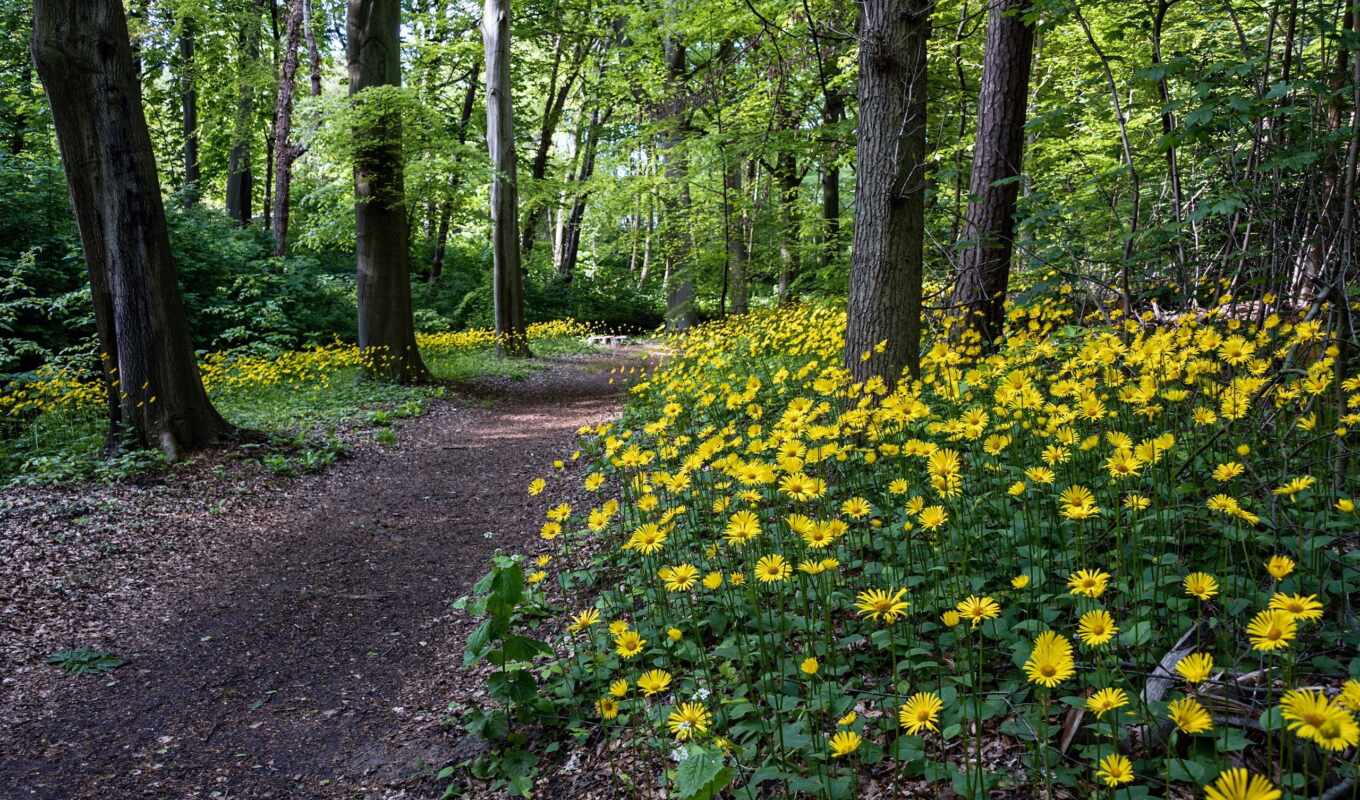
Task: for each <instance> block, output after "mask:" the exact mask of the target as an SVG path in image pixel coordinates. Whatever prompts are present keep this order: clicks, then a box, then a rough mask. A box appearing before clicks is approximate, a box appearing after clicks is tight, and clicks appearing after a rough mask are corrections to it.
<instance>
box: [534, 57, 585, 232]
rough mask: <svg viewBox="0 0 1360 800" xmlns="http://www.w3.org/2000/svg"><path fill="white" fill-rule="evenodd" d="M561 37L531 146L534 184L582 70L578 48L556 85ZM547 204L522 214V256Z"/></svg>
mask: <svg viewBox="0 0 1360 800" xmlns="http://www.w3.org/2000/svg"><path fill="white" fill-rule="evenodd" d="M564 38H565V37H563V36H562V34H558V37H557V49H556V53H555V55H554V57H553V68H552V76H551V79H550V80H549V82H548V93H547V96H546V97H545V99H544V105H543V121H542V124H541V125H540V126H539V131H538V145H537V146H536V147H535V148H534V160H533V162H532V163H531V164H530V167H529V169H530V172H529V174H530V176H531V177H532V178H533V179H534V184H537V183H538V182H539V181H542V180H543V179H544V178H546V177H547V176H548V153H549V152H551V150H552V139H553V136H554V135H555V134H556V133H557V126H558V124H560V123H561V121H562V111H563V109H565V108H566V105H567V97H568V96H569V95H570V94H571V87H572V86H573V85H574V84H575V83H576V76H577V75H578V74H579V73H580V70H581V61H582V60H583V58H584V53H585V49H584V48H578V49H577V53H576V56H575V57H574V58H573V60H572V64H571V66H570V72H568V73H567V76H566V78H565V79H564V80H563V81H562V84H561V85H560V86H559V85H558V83H557V80H558V75H559V70H560V68H561V61H562V47H563V41H564ZM547 211H548V209H547V205H546V204H544V203H542V202H540V201H534V202H531V203H530V204H529V209H528V211H527V212H526V213H525V215H524V227H523V229H522V230H521V231H520V240H521V241H520V250H521V258H528V257H529V253H531V252H532V251H533V249H534V240H535V239H536V238H537V236H538V228H539V226H540V225H541V224H543V217H544V216H545V215H546V214H547Z"/></svg>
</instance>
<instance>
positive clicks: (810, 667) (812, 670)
mask: <svg viewBox="0 0 1360 800" xmlns="http://www.w3.org/2000/svg"><path fill="white" fill-rule="evenodd" d="M798 668H799V669H801V670H802V671H803V674H804V675H816V674H817V670H818V669H820V668H821V665H820V664H818V663H817V659H815V658H813V657H812V656H808V657H807V658H805V659H803V663H802V664H800V665H799V666H798Z"/></svg>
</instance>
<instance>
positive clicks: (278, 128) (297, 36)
mask: <svg viewBox="0 0 1360 800" xmlns="http://www.w3.org/2000/svg"><path fill="white" fill-rule="evenodd" d="M305 2H306V0H291V2H290V3H289V5H288V21H287V23H286V27H285V33H284V46H283V70H282V72H281V73H280V74H279V96H278V100H277V101H276V102H275V104H274V208H273V217H272V219H271V220H270V229H271V230H272V231H273V233H274V255H276V256H281V255H283V254H284V253H287V252H288V215H289V213H290V211H291V209H292V204H291V203H290V201H289V197H288V195H289V190H290V188H291V187H292V185H293V162H294V161H296V160H297V159H298V156H300V155H302V147H301V145H299V144H297V143H296V142H294V141H293V140H292V137H293V93H294V92H295V91H296V87H297V69H298V48H299V46H300V44H301V41H302V16H303V15H302V11H303V5H304V4H305ZM353 8H354V3H350V10H351V14H350V18H351V20H352V19H353V13H352V12H353ZM350 69H351V70H353V69H354V66H353V59H352V58H351V60H350ZM351 91H353V87H352V86H351Z"/></svg>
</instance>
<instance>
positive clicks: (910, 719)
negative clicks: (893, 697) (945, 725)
mask: <svg viewBox="0 0 1360 800" xmlns="http://www.w3.org/2000/svg"><path fill="white" fill-rule="evenodd" d="M942 710H944V701H943V700H941V699H940V696H939V695H937V694H935V693H934V692H917V693H916V694H914V695H912V696H911V697H909V698H907V702H905V703H903V704H902V707H901V708H899V709H898V710H897V721H898V722H899V723H901V725H902V727H903V728H906V730H907V733H909V734H911V735H912V736H915V735H917V734H918V733H920V732H921V731H922V730H923V729H924V730H928V731H936V732H938V731H939V730H940V729H939V728H938V727H937V723H938V722H939V721H940V712H941V711H942Z"/></svg>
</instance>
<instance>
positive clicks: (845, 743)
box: [830, 731, 862, 758]
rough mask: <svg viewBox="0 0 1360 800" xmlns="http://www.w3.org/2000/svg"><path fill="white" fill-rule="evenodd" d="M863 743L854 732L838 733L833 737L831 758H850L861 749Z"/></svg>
mask: <svg viewBox="0 0 1360 800" xmlns="http://www.w3.org/2000/svg"><path fill="white" fill-rule="evenodd" d="M861 741H862V740H861V739H860V736H859V734H858V733H855V732H854V731H837V732H836V735H835V736H832V737H831V742H830V744H831V756H832V757H833V758H842V757H844V756H848V755H850V754H851V753H853V752H855V751H856V750H858V749H859V744H860V742H861Z"/></svg>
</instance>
